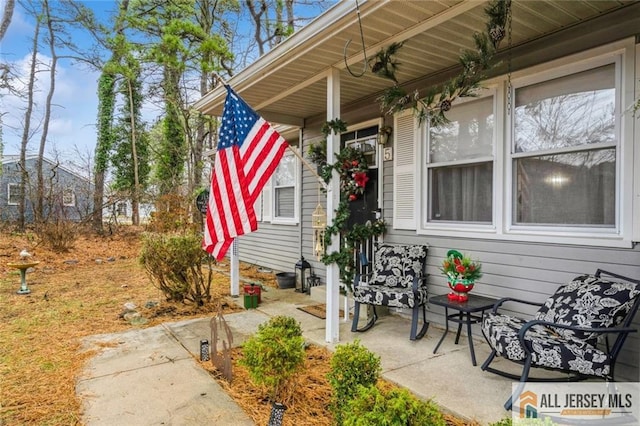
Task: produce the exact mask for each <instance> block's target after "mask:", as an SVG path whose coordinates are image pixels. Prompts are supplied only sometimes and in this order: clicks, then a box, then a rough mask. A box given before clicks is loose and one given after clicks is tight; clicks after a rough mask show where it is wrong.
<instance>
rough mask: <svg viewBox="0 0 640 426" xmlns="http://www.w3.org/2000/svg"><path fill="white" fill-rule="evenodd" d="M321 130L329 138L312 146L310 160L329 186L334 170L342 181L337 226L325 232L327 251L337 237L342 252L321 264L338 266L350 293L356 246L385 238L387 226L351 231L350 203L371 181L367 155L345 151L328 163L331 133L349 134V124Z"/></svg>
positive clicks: (328, 124)
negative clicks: (373, 239)
mask: <svg viewBox="0 0 640 426" xmlns="http://www.w3.org/2000/svg"><path fill="white" fill-rule="evenodd" d="M321 130H322V133H323V134H324V136H325V138H324V140H323V141H321V142H320V143H317V144H313V145H310V146H309V150H308V154H309V158H310V159H311V160H312V161H314V162H315V163H316V164H317V165H318V166H320V167H321V168H322V170H321V173H320V174H321V176H322V178H323V179H324V181H325V182H327V183H329V182H330V181H331V178H332V176H333V171H334V170H335V171H336V172H337V173H338V176H339V177H340V203H339V204H338V208H337V209H336V210H335V218H334V220H333V223H332V224H331V225H328V226H327V227H326V229H325V232H324V247H329V245H330V244H331V239H332V238H333V237H334V236H337V237H339V238H340V244H339V250H338V251H335V252H332V253H325V254H324V255H323V256H322V259H321V261H322V263H324V264H325V265H329V264H331V263H336V264H337V265H338V269H339V275H340V281H341V282H342V284H343V285H344V287H345V288H347V289H350V288H351V283H352V282H353V276H354V272H355V255H354V254H355V248H356V246H357V245H358V244H359V243H363V242H365V241H367V240H369V239H371V238H374V237H377V236H379V235H382V234H384V232H385V230H386V225H385V223H384V221H383V220H381V219H380V220H376V221H374V222H367V223H364V224H355V225H353V226H352V227H348V221H349V217H350V215H351V210H350V208H349V203H350V202H352V201H354V200H357V199H358V198H359V197H360V196H361V195H362V194H364V192H365V189H366V186H367V182H368V181H369V177H368V171H369V165H368V164H367V160H366V157H365V156H364V153H363V152H362V151H361V150H359V149H356V148H353V147H345V148H343V149H342V150H340V152H338V153H336V154H335V157H336V161H335V162H334V163H327V161H326V158H327V154H326V147H327V141H326V138H327V137H328V136H329V134H330V133H331V132H334V133H335V134H340V133H341V132H344V131H346V130H347V123H345V122H344V121H342V120H340V119H334V120H331V121H327V122H326V123H325V124H324V125H323V126H322V129H321Z"/></svg>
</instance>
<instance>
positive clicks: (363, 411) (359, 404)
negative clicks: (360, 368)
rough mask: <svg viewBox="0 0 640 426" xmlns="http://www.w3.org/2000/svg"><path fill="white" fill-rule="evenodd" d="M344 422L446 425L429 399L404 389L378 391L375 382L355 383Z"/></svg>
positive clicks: (353, 424)
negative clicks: (371, 383)
mask: <svg viewBox="0 0 640 426" xmlns="http://www.w3.org/2000/svg"><path fill="white" fill-rule="evenodd" d="M345 408H346V409H345V410H344V412H343V421H342V424H343V425H344V426H364V425H378V426H424V425H429V426H445V425H446V424H447V423H446V421H445V419H444V417H443V415H442V413H441V412H440V408H439V407H438V406H437V405H436V404H435V403H433V402H432V401H421V400H419V399H418V398H416V397H415V396H414V395H413V394H411V392H409V391H408V390H406V389H401V388H393V389H391V390H388V391H381V390H380V389H378V387H377V386H358V387H357V389H356V395H355V397H354V398H353V399H350V400H349V401H347V402H346V407H345Z"/></svg>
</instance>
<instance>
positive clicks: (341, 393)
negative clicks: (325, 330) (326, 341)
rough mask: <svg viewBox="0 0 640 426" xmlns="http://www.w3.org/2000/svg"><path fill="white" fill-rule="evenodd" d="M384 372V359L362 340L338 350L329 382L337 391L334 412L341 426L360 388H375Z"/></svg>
mask: <svg viewBox="0 0 640 426" xmlns="http://www.w3.org/2000/svg"><path fill="white" fill-rule="evenodd" d="M380 371H381V367H380V357H379V356H377V355H375V354H374V353H373V352H371V351H369V350H368V349H367V348H365V347H364V346H362V345H360V341H359V340H355V341H354V342H353V343H347V344H344V345H338V346H337V347H336V351H335V353H334V354H333V357H332V358H331V367H330V370H329V373H328V374H327V379H328V380H329V384H330V385H331V389H332V390H333V395H332V400H331V405H330V410H331V412H332V414H333V417H334V419H335V421H336V423H337V424H342V420H343V414H344V410H345V408H346V407H347V404H348V403H349V401H350V400H351V399H353V398H354V397H355V396H356V393H357V391H358V386H364V387H370V386H375V384H376V383H377V382H378V378H379V377H380Z"/></svg>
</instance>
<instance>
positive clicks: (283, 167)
mask: <svg viewBox="0 0 640 426" xmlns="http://www.w3.org/2000/svg"><path fill="white" fill-rule="evenodd" d="M296 181H297V167H296V157H295V156H294V155H293V154H291V153H287V154H286V155H284V156H283V157H282V160H280V164H278V168H277V169H276V171H275V173H274V174H273V181H272V182H273V210H274V211H273V219H274V220H275V221H277V220H293V219H295V217H296Z"/></svg>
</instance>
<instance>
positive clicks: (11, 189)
mask: <svg viewBox="0 0 640 426" xmlns="http://www.w3.org/2000/svg"><path fill="white" fill-rule="evenodd" d="M7 204H8V205H10V206H17V205H18V204H20V185H19V184H17V183H9V184H7Z"/></svg>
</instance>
